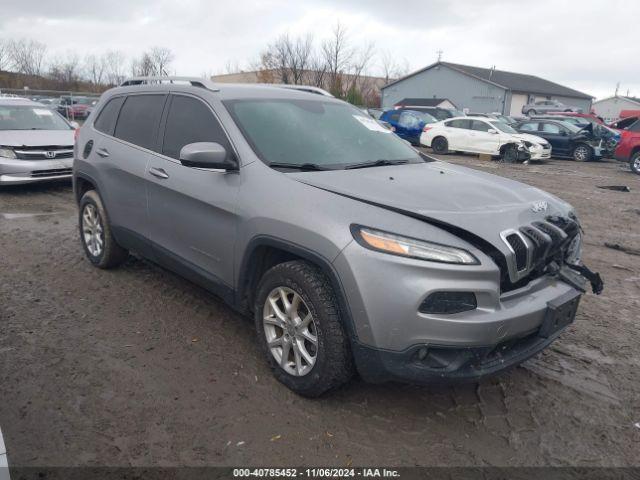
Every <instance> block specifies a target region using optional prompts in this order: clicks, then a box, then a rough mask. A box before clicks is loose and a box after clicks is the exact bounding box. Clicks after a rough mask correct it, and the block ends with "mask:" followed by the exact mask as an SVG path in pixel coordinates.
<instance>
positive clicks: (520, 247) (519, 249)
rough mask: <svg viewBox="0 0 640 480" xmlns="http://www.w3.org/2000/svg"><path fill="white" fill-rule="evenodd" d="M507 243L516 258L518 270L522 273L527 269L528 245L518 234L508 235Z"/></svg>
mask: <svg viewBox="0 0 640 480" xmlns="http://www.w3.org/2000/svg"><path fill="white" fill-rule="evenodd" d="M507 243H508V244H509V245H510V246H511V249H512V250H513V253H514V254H515V256H516V269H517V270H518V271H519V272H521V271H522V270H525V269H526V268H527V245H526V244H525V243H524V240H522V238H521V237H520V235H518V234H517V233H512V234H510V235H507Z"/></svg>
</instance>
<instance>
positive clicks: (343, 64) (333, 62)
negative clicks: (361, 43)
mask: <svg viewBox="0 0 640 480" xmlns="http://www.w3.org/2000/svg"><path fill="white" fill-rule="evenodd" d="M322 55H323V57H324V61H325V63H326V65H327V75H328V80H329V90H330V91H331V93H333V94H334V95H336V96H340V97H341V96H343V94H344V91H343V85H342V84H343V79H342V74H343V72H344V70H345V69H346V68H347V67H348V66H349V64H350V62H351V60H352V58H353V55H354V51H353V49H352V48H351V47H350V46H349V40H348V37H347V30H346V28H345V27H344V26H343V25H342V24H341V23H340V22H338V23H336V26H335V27H334V28H333V36H332V37H331V39H329V40H327V41H325V42H324V43H323V44H322Z"/></svg>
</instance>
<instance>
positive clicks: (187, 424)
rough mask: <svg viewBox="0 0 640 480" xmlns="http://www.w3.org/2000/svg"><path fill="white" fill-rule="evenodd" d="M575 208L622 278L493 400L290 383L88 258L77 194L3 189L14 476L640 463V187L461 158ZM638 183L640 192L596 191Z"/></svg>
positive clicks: (485, 385)
mask: <svg viewBox="0 0 640 480" xmlns="http://www.w3.org/2000/svg"><path fill="white" fill-rule="evenodd" d="M445 158H446V160H447V161H451V162H454V163H460V164H465V165H468V166H470V167H472V168H477V169H481V170H486V171H489V172H492V173H495V174H498V175H503V176H507V177H511V178H515V179H517V180H521V181H524V182H526V183H529V184H531V185H535V186H538V187H541V188H544V189H546V190H549V191H551V192H552V193H554V194H556V195H558V196H560V197H562V198H563V199H565V200H567V201H569V202H571V203H572V204H573V205H574V206H575V207H576V209H577V212H578V215H579V217H580V218H581V221H582V223H583V226H584V228H585V230H586V234H587V239H586V246H585V250H586V251H585V260H586V263H587V264H588V265H589V266H590V267H591V268H592V269H594V270H597V271H600V272H601V273H602V275H603V277H604V278H605V282H606V287H605V292H604V293H603V294H602V295H601V296H600V297H595V296H593V295H586V296H585V297H584V298H583V300H582V303H581V306H580V310H579V313H578V316H577V319H576V322H575V323H574V324H573V325H572V326H570V328H569V329H568V331H567V332H566V333H565V334H564V335H563V336H562V337H561V338H560V340H559V341H557V342H556V343H555V344H554V345H553V346H552V347H551V348H550V349H548V350H547V351H546V352H544V353H543V354H541V355H539V356H538V357H536V358H534V359H532V360H530V361H528V362H526V363H525V364H524V365H522V366H521V367H518V368H516V369H514V370H512V371H510V372H508V373H506V374H504V375H502V376H500V377H497V378H494V379H490V380H487V381H483V382H482V383H480V384H478V385H467V386H462V387H438V388H425V387H415V386H407V385H368V384H364V383H363V382H361V381H359V380H356V381H354V382H353V383H351V384H350V385H349V386H347V387H346V388H344V389H342V390H340V391H338V392H335V393H333V394H330V395H328V396H325V397H323V398H321V399H318V400H306V399H303V398H300V397H297V396H296V395H294V394H292V393H290V392H289V391H288V390H286V389H285V388H284V387H283V386H281V385H280V384H279V383H277V382H276V381H275V380H274V379H273V378H272V377H271V375H270V373H269V372H268V369H267V365H266V363H265V361H264V360H263V358H262V357H261V355H260V353H259V351H258V348H257V345H256V342H255V340H254V330H253V326H252V324H251V322H250V321H247V320H246V319H244V318H242V317H240V316H238V315H237V314H236V313H234V312H233V311H232V310H231V309H229V308H228V307H226V306H225V305H224V304H223V303H222V302H221V301H219V300H218V299H217V298H215V297H214V296H212V295H210V294H208V293H207V292H205V291H204V290H202V289H200V288H198V287H196V286H194V285H193V284H191V283H189V282H187V281H185V280H183V279H181V278H180V277H178V276H176V275H174V274H172V273H170V272H167V271H164V270H162V269H161V268H159V267H157V266H155V265H153V264H150V263H148V262H146V261H143V260H140V259H137V258H131V260H130V261H129V262H128V263H127V264H126V265H124V266H123V267H122V268H120V269H118V270H113V271H101V270H97V269H95V268H93V267H91V266H90V265H89V262H88V261H86V260H85V258H84V255H83V252H82V249H81V247H80V243H79V239H78V235H77V231H76V222H77V219H76V215H77V213H76V207H75V204H74V203H73V201H72V192H71V187H70V186H69V185H67V184H57V185H46V186H29V187H12V188H4V189H2V190H0V427H1V428H2V433H3V434H4V439H5V443H6V447H7V453H8V458H9V462H10V464H11V465H14V466H68V465H109V466H130V465H133V466H142V465H152V464H153V465H160V466H172V465H260V466H265V465H277V466H283V465H336V466H347V465H354V466H359V465H372V464H375V465H390V466H412V465H443V466H444V465H457V466H463V465H500V466H502V465H511V466H521V465H529V466H538V465H582V466H595V465H599V466H629V465H640V463H639V462H640V460H639V459H638V452H640V425H634V424H637V422H640V383H639V382H638V378H639V374H638V369H639V367H640V353H639V350H638V345H639V344H640V342H639V341H640V334H639V329H638V326H639V320H640V318H639V317H640V314H639V312H640V257H638V256H636V255H630V254H627V253H624V252H622V251H615V250H612V249H609V248H606V247H605V246H604V243H605V242H609V243H617V244H620V245H623V246H625V247H629V248H633V249H637V250H638V249H640V228H639V227H638V225H639V221H640V177H637V176H634V175H633V174H631V173H630V172H629V170H628V166H625V165H622V164H619V163H616V162H612V161H611V162H597V163H587V164H576V163H574V162H571V161H559V160H554V161H551V162H548V163H546V164H539V165H528V166H527V165H503V164H499V163H495V162H487V161H480V160H478V159H477V158H475V157H471V156H465V157H457V156H447V157H445ZM597 185H628V186H630V188H631V189H632V191H631V193H621V192H614V191H609V190H603V189H599V188H596V186H597Z"/></svg>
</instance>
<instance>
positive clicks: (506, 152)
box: [500, 145, 518, 163]
mask: <svg viewBox="0 0 640 480" xmlns="http://www.w3.org/2000/svg"><path fill="white" fill-rule="evenodd" d="M500 160H501V161H503V162H504V163H516V161H517V160H518V149H517V147H516V146H515V145H507V146H506V147H504V149H503V150H502V156H501V157H500Z"/></svg>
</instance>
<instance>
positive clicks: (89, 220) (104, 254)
mask: <svg viewBox="0 0 640 480" xmlns="http://www.w3.org/2000/svg"><path fill="white" fill-rule="evenodd" d="M79 226H80V240H81V241H82V247H83V248H84V253H85V254H86V255H87V258H88V259H89V261H90V262H91V263H92V264H93V265H95V266H96V267H98V268H105V269H107V268H114V267H117V266H118V265H120V264H122V263H123V262H124V261H125V260H126V259H127V258H128V256H129V252H128V251H127V250H125V249H124V248H122V247H121V246H120V245H118V243H117V242H116V240H115V239H114V238H113V235H112V233H111V225H110V224H109V217H108V216H107V212H106V210H105V209H104V205H103V204H102V199H101V198H100V195H98V192H96V191H95V190H89V191H88V192H86V193H85V194H84V195H83V196H82V198H81V199H80V218H79Z"/></svg>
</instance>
